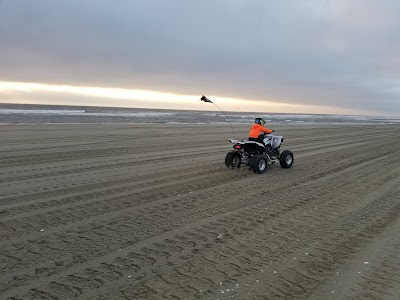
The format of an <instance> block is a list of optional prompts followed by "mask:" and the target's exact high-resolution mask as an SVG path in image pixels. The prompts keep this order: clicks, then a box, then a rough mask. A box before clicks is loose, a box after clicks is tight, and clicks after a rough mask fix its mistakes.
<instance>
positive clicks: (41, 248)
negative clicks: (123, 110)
mask: <svg viewBox="0 0 400 300" xmlns="http://www.w3.org/2000/svg"><path fill="white" fill-rule="evenodd" d="M55 121H56V118H55ZM267 125H270V124H267ZM249 126H250V124H235V126H234V130H235V138H239V139H244V138H246V135H247V131H248V129H249ZM271 127H272V128H273V129H275V131H276V132H275V133H276V134H277V135H282V136H284V143H283V145H282V149H290V150H291V151H293V153H294V164H293V167H292V168H290V169H282V168H281V167H280V165H279V164H275V165H269V166H268V170H267V171H266V172H265V173H264V174H260V175H258V174H254V173H253V172H251V171H249V170H248V168H247V167H242V168H240V169H235V170H233V169H228V168H226V167H225V165H224V158H225V155H226V153H227V152H228V151H231V150H232V145H231V144H230V143H229V142H228V139H229V138H232V134H231V128H230V126H229V124H228V123H223V124H145V123H143V124H142V123H140V124H30V125H5V126H0V140H1V143H0V239H1V241H0V244H1V247H0V299H10V300H11V299H171V300H172V299H175V300H176V299H180V300H186V299H207V300H208V299H214V300H215V299H220V300H222V299H250V300H257V299H322V300H326V299H400V265H399V261H400V251H399V249H400V231H399V228H400V218H399V216H400V202H399V199H400V155H399V153H400V139H399V136H400V125H390V124H383V125H379V124H369V125H358V124H353V125H348V124H343V125H331V124H308V125H307V124H290V125H288V124H277V125H273V124H271Z"/></svg>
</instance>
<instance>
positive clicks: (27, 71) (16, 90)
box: [0, 0, 400, 116]
mask: <svg viewBox="0 0 400 300" xmlns="http://www.w3.org/2000/svg"><path fill="white" fill-rule="evenodd" d="M399 11H400V1H397V0H381V1H376V0H351V1H349V0H303V1H298V0H282V1H272V0H218V1H215V0H202V1H197V0H192V1H187V0H168V1H166V0H134V1H132V0H118V1H113V0H35V1H32V0H0V103H43V104H63V105H65V104H67V105H68V104H70V105H97V106H125V107H148V108H172V109H196V110H197V109H207V110H213V108H211V107H210V106H209V105H208V104H206V103H202V102H199V99H200V97H201V96H202V95H206V96H208V97H209V98H210V99H212V100H213V101H214V102H216V103H217V104H218V105H219V106H220V107H221V108H223V109H224V110H227V111H229V110H234V111H260V112H289V113H296V112H297V113H343V114H372V115H393V116H399V115H400V30H399V28H400V18H398V12H399Z"/></svg>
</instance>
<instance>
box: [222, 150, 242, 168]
mask: <svg viewBox="0 0 400 300" xmlns="http://www.w3.org/2000/svg"><path fill="white" fill-rule="evenodd" d="M241 163H242V158H241V157H240V154H239V153H237V152H236V151H231V152H228V154H226V156H225V166H226V167H227V168H233V169H234V168H240V165H241Z"/></svg>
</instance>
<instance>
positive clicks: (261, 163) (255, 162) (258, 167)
mask: <svg viewBox="0 0 400 300" xmlns="http://www.w3.org/2000/svg"><path fill="white" fill-rule="evenodd" d="M267 166H268V160H267V158H266V157H265V156H263V155H255V156H254V157H253V158H252V159H251V162H250V168H251V169H253V172H254V173H257V174H262V173H264V172H265V171H267Z"/></svg>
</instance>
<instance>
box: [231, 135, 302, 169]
mask: <svg viewBox="0 0 400 300" xmlns="http://www.w3.org/2000/svg"><path fill="white" fill-rule="evenodd" d="M229 141H230V142H231V143H232V144H233V149H234V150H233V151H230V152H228V154H227V155H226V157H225V165H226V166H227V167H228V168H240V166H241V165H242V164H244V165H245V166H248V167H250V170H252V171H253V172H254V173H258V174H261V173H264V172H265V171H266V170H267V165H268V164H275V163H277V162H279V163H280V165H281V167H282V168H285V169H289V168H290V167H291V166H292V164H293V161H294V156H293V153H292V152H291V151H290V150H284V151H282V152H280V147H281V144H282V143H283V137H282V136H275V135H272V134H267V135H264V137H263V143H260V142H255V141H239V140H234V139H230V140H229Z"/></svg>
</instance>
